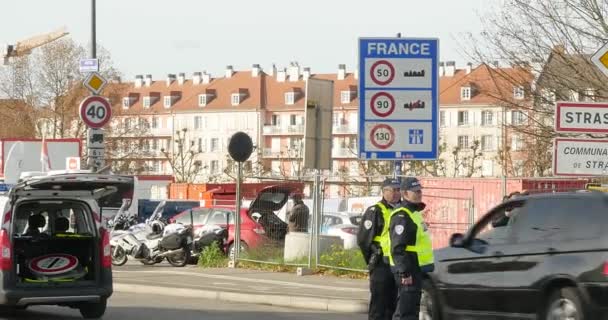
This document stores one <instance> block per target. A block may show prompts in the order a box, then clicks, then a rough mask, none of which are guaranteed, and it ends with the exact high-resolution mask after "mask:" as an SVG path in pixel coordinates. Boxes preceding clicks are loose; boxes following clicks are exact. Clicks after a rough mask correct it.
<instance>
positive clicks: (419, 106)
mask: <svg viewBox="0 0 608 320" xmlns="http://www.w3.org/2000/svg"><path fill="white" fill-rule="evenodd" d="M438 54H439V40H438V39H416V38H360V39H359V67H360V74H361V75H362V76H361V77H360V78H359V97H360V99H359V158H361V159H383V160H401V159H415V160H435V159H437V154H438V130H439V126H438V124H437V121H438V118H439V76H438V63H439V61H438Z"/></svg>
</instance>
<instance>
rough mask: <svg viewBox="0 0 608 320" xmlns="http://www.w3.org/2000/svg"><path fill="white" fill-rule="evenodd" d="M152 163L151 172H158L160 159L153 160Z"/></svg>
mask: <svg viewBox="0 0 608 320" xmlns="http://www.w3.org/2000/svg"><path fill="white" fill-rule="evenodd" d="M152 164H153V167H152V172H155V173H159V172H160V161H153V162H152Z"/></svg>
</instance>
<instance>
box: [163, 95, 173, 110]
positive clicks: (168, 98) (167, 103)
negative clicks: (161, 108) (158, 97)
mask: <svg viewBox="0 0 608 320" xmlns="http://www.w3.org/2000/svg"><path fill="white" fill-rule="evenodd" d="M172 103H173V99H171V96H165V98H164V105H165V108H171V104H172Z"/></svg>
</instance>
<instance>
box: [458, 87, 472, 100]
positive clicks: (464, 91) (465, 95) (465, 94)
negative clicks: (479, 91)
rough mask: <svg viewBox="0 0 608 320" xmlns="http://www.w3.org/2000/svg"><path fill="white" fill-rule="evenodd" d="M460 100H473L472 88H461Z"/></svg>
mask: <svg viewBox="0 0 608 320" xmlns="http://www.w3.org/2000/svg"><path fill="white" fill-rule="evenodd" d="M460 99H461V100H471V87H462V88H460Z"/></svg>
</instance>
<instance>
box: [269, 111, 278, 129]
mask: <svg viewBox="0 0 608 320" xmlns="http://www.w3.org/2000/svg"><path fill="white" fill-rule="evenodd" d="M280 119H281V118H280V117H279V115H278V114H273V115H272V116H271V117H270V124H271V125H273V126H275V127H278V126H280V125H281V121H280Z"/></svg>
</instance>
